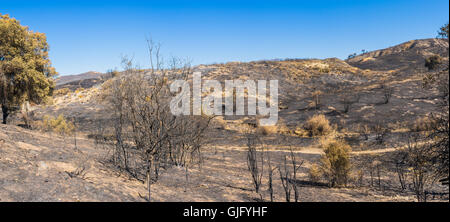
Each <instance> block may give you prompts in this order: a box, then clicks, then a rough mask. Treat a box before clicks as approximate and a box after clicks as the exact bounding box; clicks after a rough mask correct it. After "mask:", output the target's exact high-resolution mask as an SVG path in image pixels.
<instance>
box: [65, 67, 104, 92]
mask: <svg viewBox="0 0 450 222" xmlns="http://www.w3.org/2000/svg"><path fill="white" fill-rule="evenodd" d="M104 75H105V74H104V73H100V72H93V71H91V72H85V73H81V74H78V75H68V76H61V77H59V78H57V79H56V89H61V88H69V89H71V90H75V89H77V88H90V87H92V86H94V85H97V84H99V83H102V82H103V79H102V77H103V76H104Z"/></svg>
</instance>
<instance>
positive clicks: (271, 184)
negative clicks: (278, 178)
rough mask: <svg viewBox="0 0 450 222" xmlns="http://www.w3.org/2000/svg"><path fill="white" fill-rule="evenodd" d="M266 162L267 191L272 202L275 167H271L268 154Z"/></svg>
mask: <svg viewBox="0 0 450 222" xmlns="http://www.w3.org/2000/svg"><path fill="white" fill-rule="evenodd" d="M267 162H268V167H269V170H268V186H269V188H268V191H269V196H270V202H273V198H274V196H273V173H274V172H275V170H276V167H272V161H271V159H270V155H267Z"/></svg>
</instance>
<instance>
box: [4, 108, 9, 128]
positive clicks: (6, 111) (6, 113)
mask: <svg viewBox="0 0 450 222" xmlns="http://www.w3.org/2000/svg"><path fill="white" fill-rule="evenodd" d="M2 112H3V124H6V119H7V118H8V116H9V108H8V106H6V105H5V104H2Z"/></svg>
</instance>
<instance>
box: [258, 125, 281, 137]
mask: <svg viewBox="0 0 450 222" xmlns="http://www.w3.org/2000/svg"><path fill="white" fill-rule="evenodd" d="M258 132H259V133H261V134H262V135H264V136H268V135H272V134H276V133H277V132H278V127H277V126H258Z"/></svg>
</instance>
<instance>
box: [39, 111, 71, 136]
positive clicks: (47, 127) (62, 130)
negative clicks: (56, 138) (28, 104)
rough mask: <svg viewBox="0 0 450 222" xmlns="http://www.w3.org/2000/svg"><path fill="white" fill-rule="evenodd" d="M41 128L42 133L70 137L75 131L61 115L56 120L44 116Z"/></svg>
mask: <svg viewBox="0 0 450 222" xmlns="http://www.w3.org/2000/svg"><path fill="white" fill-rule="evenodd" d="M41 128H42V129H43V130H44V131H49V132H55V133H58V134H60V135H71V134H72V133H73V132H74V130H75V126H74V125H73V123H72V122H70V121H67V120H66V118H64V115H62V114H60V115H59V116H58V117H57V118H54V117H51V116H48V115H45V116H44V118H43V120H42V125H41Z"/></svg>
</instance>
